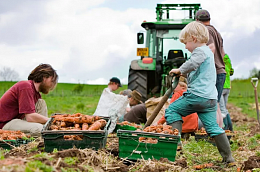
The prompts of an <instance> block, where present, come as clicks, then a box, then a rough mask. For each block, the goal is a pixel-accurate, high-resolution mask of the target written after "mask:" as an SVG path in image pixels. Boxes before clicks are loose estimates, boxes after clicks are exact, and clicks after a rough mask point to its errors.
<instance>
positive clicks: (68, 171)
mask: <svg viewBox="0 0 260 172" xmlns="http://www.w3.org/2000/svg"><path fill="white" fill-rule="evenodd" d="M61 171H62V172H80V170H79V169H77V168H68V167H65V168H63V167H62V168H61Z"/></svg>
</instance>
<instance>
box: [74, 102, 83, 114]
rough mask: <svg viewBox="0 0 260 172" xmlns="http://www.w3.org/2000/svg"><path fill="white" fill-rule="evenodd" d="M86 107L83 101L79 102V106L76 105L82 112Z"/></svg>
mask: <svg viewBox="0 0 260 172" xmlns="http://www.w3.org/2000/svg"><path fill="white" fill-rule="evenodd" d="M84 108H85V105H84V104H83V103H79V104H77V106H76V109H77V110H78V111H81V112H83V110H84Z"/></svg>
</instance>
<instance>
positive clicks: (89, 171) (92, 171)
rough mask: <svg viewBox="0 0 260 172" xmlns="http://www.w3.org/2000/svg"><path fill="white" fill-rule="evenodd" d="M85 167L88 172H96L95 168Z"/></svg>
mask: <svg viewBox="0 0 260 172" xmlns="http://www.w3.org/2000/svg"><path fill="white" fill-rule="evenodd" d="M83 167H85V168H86V169H87V170H88V172H94V171H95V170H94V168H92V167H90V166H89V165H83Z"/></svg>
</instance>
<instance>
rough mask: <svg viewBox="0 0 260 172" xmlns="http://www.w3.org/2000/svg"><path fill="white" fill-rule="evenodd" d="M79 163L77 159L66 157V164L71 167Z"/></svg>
mask: <svg viewBox="0 0 260 172" xmlns="http://www.w3.org/2000/svg"><path fill="white" fill-rule="evenodd" d="M77 161H78V158H77V157H65V158H64V162H65V163H66V164H69V165H75V164H76V163H77Z"/></svg>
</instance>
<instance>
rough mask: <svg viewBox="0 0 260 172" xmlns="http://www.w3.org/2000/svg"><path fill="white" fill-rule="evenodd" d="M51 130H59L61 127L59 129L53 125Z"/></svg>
mask: <svg viewBox="0 0 260 172" xmlns="http://www.w3.org/2000/svg"><path fill="white" fill-rule="evenodd" d="M50 129H51V130H58V129H59V127H58V126H57V125H51V126H50Z"/></svg>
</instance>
